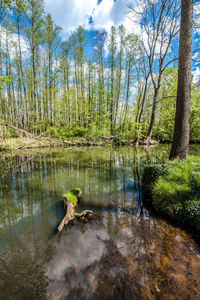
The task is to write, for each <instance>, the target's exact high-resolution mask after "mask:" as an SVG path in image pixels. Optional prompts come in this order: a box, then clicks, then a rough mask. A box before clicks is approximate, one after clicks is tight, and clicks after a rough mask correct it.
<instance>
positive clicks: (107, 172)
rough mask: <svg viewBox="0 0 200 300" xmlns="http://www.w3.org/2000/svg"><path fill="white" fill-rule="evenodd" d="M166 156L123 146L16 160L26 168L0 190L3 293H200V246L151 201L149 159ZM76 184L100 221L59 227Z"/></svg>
mask: <svg viewBox="0 0 200 300" xmlns="http://www.w3.org/2000/svg"><path fill="white" fill-rule="evenodd" d="M163 153H164V154H163V155H164V157H165V155H166V156H167V155H168V154H167V150H166V149H165V152H163ZM160 156H161V150H160V148H158V149H157V150H156V151H154V152H153V151H152V152H151V153H148V152H147V150H146V149H140V150H136V149H133V148H127V149H126V148H123V149H122V150H116V151H114V150H106V151H104V152H103V151H102V150H101V149H99V150H98V149H95V150H90V151H88V152H87V153H86V152H85V150H84V151H82V150H77V151H71V152H70V151H68V150H67V151H66V152H65V153H64V152H58V153H56V154H52V155H42V156H36V158H34V157H33V158H34V159H32V158H31V159H30V157H29V155H28V154H26V155H24V156H23V157H22V156H20V157H16V158H14V161H12V164H13V163H15V165H16V166H19V167H18V171H17V172H16V170H15V172H13V173H10V175H9V176H4V178H3V180H2V181H1V189H0V299H2V300H10V299H14V300H15V299H17V300H18V299H19V300H29V299H30V300H32V299H36V300H38V299H52V300H56V299H58V300H60V299H61V300H62V299H69V300H78V299H88V300H90V299H92V300H93V299H94V300H96V299H97V300H98V299H99V300H104V299H109V300H112V299H113V300H118V299H119V300H121V299H125V300H129V299H131V300H133V299H166V300H168V299H185V300H188V299H192V300H193V299H200V289H199V287H200V247H199V242H198V243H197V242H195V240H194V239H193V238H192V237H191V236H190V235H188V234H187V233H186V232H184V231H183V230H181V229H179V228H176V227H174V226H172V225H170V224H169V223H168V222H166V221H164V220H162V219H158V218H155V217H154V216H151V215H150V214H149V212H148V211H147V210H145V209H144V208H143V206H142V202H141V189H140V185H139V182H140V180H141V176H140V175H141V174H142V168H143V167H142V164H143V163H145V162H146V161H149V160H150V159H151V160H152V161H153V162H157V161H158V157H159V158H160ZM23 161H24V162H23ZM26 161H27V163H26ZM6 164H8V161H6ZM76 186H79V187H80V188H81V189H82V191H83V195H84V202H83V203H81V206H80V207H79V209H80V210H82V209H85V208H90V209H92V210H93V211H94V212H95V217H94V218H92V219H91V220H89V222H88V223H80V222H79V223H75V224H71V225H69V226H66V227H65V228H64V230H63V231H62V232H61V233H57V232H56V228H57V225H58V223H59V220H60V219H61V218H62V216H63V211H62V206H61V203H62V202H61V200H62V199H61V195H62V194H63V193H64V192H65V191H66V190H68V189H69V188H71V187H76Z"/></svg>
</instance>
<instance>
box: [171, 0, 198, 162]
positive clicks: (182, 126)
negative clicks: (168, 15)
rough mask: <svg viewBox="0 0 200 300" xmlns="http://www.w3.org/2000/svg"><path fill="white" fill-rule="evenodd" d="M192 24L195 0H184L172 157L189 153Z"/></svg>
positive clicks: (180, 156)
mask: <svg viewBox="0 0 200 300" xmlns="http://www.w3.org/2000/svg"><path fill="white" fill-rule="evenodd" d="M192 25H193V0H182V1H181V27H180V43H179V67H178V88H177V98H176V116H175V126H174V137H173V143H172V148H171V153H170V159H181V158H184V157H185V156H186V155H187V154H188V153H189V139H190V105H191V80H192V76H191V55H192Z"/></svg>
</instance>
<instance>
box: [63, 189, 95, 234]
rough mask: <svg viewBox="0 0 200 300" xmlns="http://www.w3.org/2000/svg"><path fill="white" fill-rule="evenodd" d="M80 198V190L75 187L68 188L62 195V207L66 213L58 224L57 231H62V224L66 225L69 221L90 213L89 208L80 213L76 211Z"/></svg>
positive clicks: (85, 216)
mask: <svg viewBox="0 0 200 300" xmlns="http://www.w3.org/2000/svg"><path fill="white" fill-rule="evenodd" d="M80 198H81V190H80V189H78V188H76V189H73V190H70V191H69V192H68V193H66V194H64V195H63V201H64V209H65V210H66V214H65V216H64V218H63V219H62V221H61V222H60V224H59V226H58V231H62V230H63V227H64V225H67V224H68V223H69V221H72V220H74V219H75V218H81V219H82V220H84V219H86V218H87V217H89V216H91V215H92V211H91V210H84V211H82V212H81V213H77V212H76V208H77V204H78V200H79V199H80Z"/></svg>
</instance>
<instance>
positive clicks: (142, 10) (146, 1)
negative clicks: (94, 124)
mask: <svg viewBox="0 0 200 300" xmlns="http://www.w3.org/2000/svg"><path fill="white" fill-rule="evenodd" d="M130 10H131V13H133V17H134V16H135V15H137V16H139V18H140V25H141V28H142V34H143V38H142V40H141V42H142V45H143V50H144V52H145V55H146V57H147V61H148V73H147V76H146V79H145V81H146V83H145V86H147V84H148V78H149V76H150V77H151V81H152V84H153V90H154V93H153V101H152V111H151V117H150V123H149V127H148V131H147V143H148V142H151V137H152V133H153V127H154V122H155V117H156V110H157V102H158V95H159V91H160V86H161V80H162V76H163V72H164V71H165V69H166V68H167V67H168V66H169V65H170V63H172V62H173V61H175V60H176V58H174V57H173V58H172V59H169V57H168V53H169V50H170V46H171V44H172V41H173V39H174V38H175V37H176V35H177V33H178V30H177V24H178V11H179V9H178V1H177V0H174V1H171V0H159V1H154V0H142V5H140V6H138V9H134V8H133V7H131V6H130ZM144 91H145V92H146V90H144ZM144 95H145V93H144ZM145 96H146V95H145Z"/></svg>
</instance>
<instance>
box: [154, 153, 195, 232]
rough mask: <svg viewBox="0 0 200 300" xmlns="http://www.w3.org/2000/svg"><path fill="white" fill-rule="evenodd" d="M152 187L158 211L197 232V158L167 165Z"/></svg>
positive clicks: (155, 206)
mask: <svg viewBox="0 0 200 300" xmlns="http://www.w3.org/2000/svg"><path fill="white" fill-rule="evenodd" d="M152 187H153V189H152V195H153V206H154V208H155V209H156V210H157V211H159V212H161V213H163V214H165V215H167V216H169V217H171V218H174V219H177V220H180V221H181V220H184V222H186V223H187V222H188V223H189V224H190V225H193V226H194V227H196V228H198V229H200V225H199V224H200V223H199V221H200V210H199V208H200V207H199V205H200V199H199V196H200V157H192V156H191V157H189V158H187V159H185V160H182V161H173V162H170V163H169V166H168V167H167V168H166V169H165V172H164V173H163V174H161V175H160V176H158V177H157V179H156V180H155V181H154V182H153V183H152Z"/></svg>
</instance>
